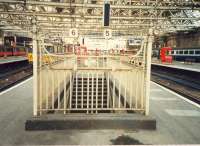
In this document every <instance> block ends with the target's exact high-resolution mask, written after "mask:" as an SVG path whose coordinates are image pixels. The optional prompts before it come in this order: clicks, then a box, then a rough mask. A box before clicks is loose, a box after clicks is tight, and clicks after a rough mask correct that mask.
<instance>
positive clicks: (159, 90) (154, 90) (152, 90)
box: [150, 89, 162, 92]
mask: <svg viewBox="0 0 200 146" xmlns="http://www.w3.org/2000/svg"><path fill="white" fill-rule="evenodd" d="M150 92H162V90H161V89H150Z"/></svg>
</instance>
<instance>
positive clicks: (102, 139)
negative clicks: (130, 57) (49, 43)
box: [0, 78, 200, 145]
mask: <svg viewBox="0 0 200 146" xmlns="http://www.w3.org/2000/svg"><path fill="white" fill-rule="evenodd" d="M32 87H33V83H32V78H30V79H28V80H26V81H24V82H23V83H20V84H18V85H16V86H15V87H13V88H11V89H9V90H7V91H4V92H2V93H0V98H1V102H0V108H1V110H0V117H1V118H0V129H1V133H0V145H14V144H18V145H21V144H23V145H26V144H29V145H31V144H33V145H46V144H57V145H59V144H185V143H187V144H198V143H200V131H199V129H200V125H199V122H200V106H199V105H197V104H195V103H193V102H191V101H189V100H187V99H185V98H184V97H182V96H180V95H178V94H176V93H174V92H172V91H170V90H168V89H165V88H163V87H161V86H159V85H157V84H155V83H153V82H151V90H150V91H151V92H150V93H151V94H150V115H151V116H152V117H154V118H155V119H156V121H157V130H155V131H146V130H138V131H134V130H105V129H102V130H59V131H54V130H50V131H25V129H24V124H25V121H26V120H27V119H28V118H31V115H32V108H33V106H32V99H33V97H32Z"/></svg>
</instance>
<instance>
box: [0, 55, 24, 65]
mask: <svg viewBox="0 0 200 146" xmlns="http://www.w3.org/2000/svg"><path fill="white" fill-rule="evenodd" d="M24 60H28V58H27V57H24V56H12V57H6V58H4V57H0V65H1V64H5V63H11V62H17V61H24Z"/></svg>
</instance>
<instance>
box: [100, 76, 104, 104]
mask: <svg viewBox="0 0 200 146" xmlns="http://www.w3.org/2000/svg"><path fill="white" fill-rule="evenodd" d="M103 91H104V73H102V96H101V101H102V102H101V108H103V101H104V100H103V98H104V92H103Z"/></svg>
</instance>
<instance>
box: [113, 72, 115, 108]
mask: <svg viewBox="0 0 200 146" xmlns="http://www.w3.org/2000/svg"><path fill="white" fill-rule="evenodd" d="M114 75H115V74H114V73H113V108H115V77H114Z"/></svg>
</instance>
